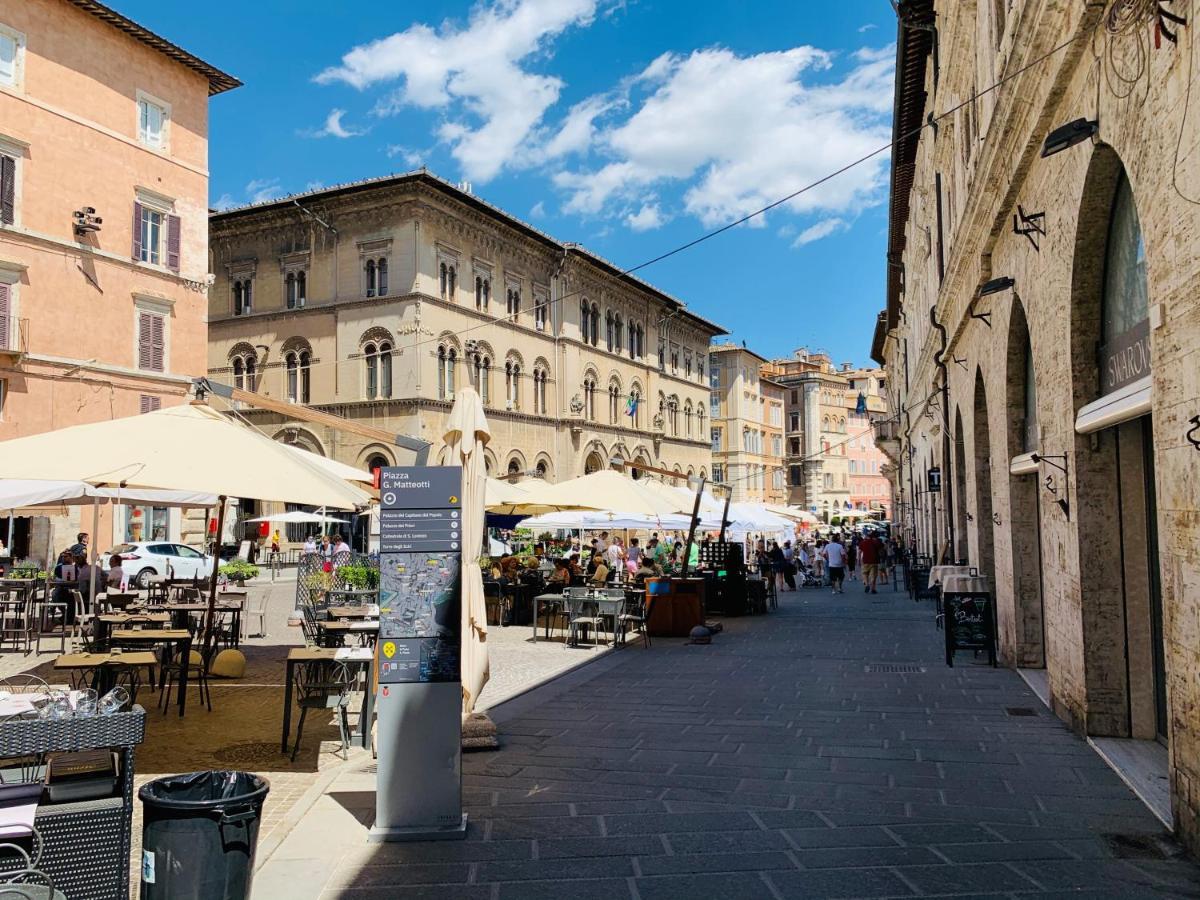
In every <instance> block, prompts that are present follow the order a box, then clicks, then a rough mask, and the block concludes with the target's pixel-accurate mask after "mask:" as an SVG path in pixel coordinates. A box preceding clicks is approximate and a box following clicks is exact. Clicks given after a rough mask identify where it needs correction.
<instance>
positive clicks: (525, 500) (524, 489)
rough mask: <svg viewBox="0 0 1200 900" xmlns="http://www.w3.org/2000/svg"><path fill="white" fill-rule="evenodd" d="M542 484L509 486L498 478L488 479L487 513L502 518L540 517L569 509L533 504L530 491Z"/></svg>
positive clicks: (539, 482) (538, 482)
mask: <svg viewBox="0 0 1200 900" xmlns="http://www.w3.org/2000/svg"><path fill="white" fill-rule="evenodd" d="M544 483H545V482H542V481H536V482H531V483H526V484H511V483H510V482H507V481H504V480H502V479H500V478H488V480H487V490H486V492H485V503H486V506H487V511H488V512H490V513H497V514H498V515H502V516H540V515H543V514H544V513H552V512H559V511H561V510H563V509H566V508H569V507H561V506H547V505H545V504H542V503H535V502H533V500H532V497H531V494H530V491H531V490H532V489H534V488H537V487H540V486H541V485H543V484H544Z"/></svg>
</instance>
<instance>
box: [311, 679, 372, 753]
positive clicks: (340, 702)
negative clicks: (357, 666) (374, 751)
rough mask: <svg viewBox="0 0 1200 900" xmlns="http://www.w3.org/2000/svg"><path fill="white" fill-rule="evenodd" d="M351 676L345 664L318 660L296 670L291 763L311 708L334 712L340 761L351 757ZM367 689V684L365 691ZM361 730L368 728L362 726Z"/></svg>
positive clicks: (352, 680)
mask: <svg viewBox="0 0 1200 900" xmlns="http://www.w3.org/2000/svg"><path fill="white" fill-rule="evenodd" d="M353 686H354V677H353V676H352V675H351V673H350V667H349V666H347V665H346V664H345V663H341V662H334V661H321V662H314V663H307V664H305V665H303V666H299V667H298V668H297V669H296V695H295V696H296V703H297V705H298V706H299V707H300V722H299V723H298V724H297V726H296V743H295V744H293V745H292V762H295V761H296V754H297V753H299V752H300V737H301V735H302V734H303V733H304V720H305V718H307V716H308V711H309V710H310V709H316V710H321V709H325V710H334V711H335V712H336V715H337V721H338V731H339V732H340V733H341V738H342V758H343V759H349V757H350V717H349V708H350V691H351V690H352V688H353ZM369 689H370V686H369V685H368V690H369ZM363 727H364V728H369V727H370V725H369V724H367V723H363Z"/></svg>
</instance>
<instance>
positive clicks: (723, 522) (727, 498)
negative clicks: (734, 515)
mask: <svg viewBox="0 0 1200 900" xmlns="http://www.w3.org/2000/svg"><path fill="white" fill-rule="evenodd" d="M732 499H733V489H732V488H730V490H729V493H728V494H726V495H725V511H724V512H723V513H721V538H720V540H721V543H724V542H725V529H726V527H727V526H728V525H729V501H730V500H732Z"/></svg>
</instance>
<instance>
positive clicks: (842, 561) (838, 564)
mask: <svg viewBox="0 0 1200 900" xmlns="http://www.w3.org/2000/svg"><path fill="white" fill-rule="evenodd" d="M821 554H822V555H823V556H824V557H825V562H826V563H828V565H829V583H830V585H832V586H833V592H834V593H835V594H842V593H845V592H844V591H843V590H842V583H843V582H844V581H845V580H846V546H845V544H843V543H842V538H841V535H839V534H834V536H833V537H832V538H830V539H829V543H828V544H826V545H825V549H824V550H822V551H821Z"/></svg>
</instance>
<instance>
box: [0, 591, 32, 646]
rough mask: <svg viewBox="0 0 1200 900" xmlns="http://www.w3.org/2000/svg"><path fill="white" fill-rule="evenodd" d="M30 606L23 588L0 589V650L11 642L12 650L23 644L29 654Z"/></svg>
mask: <svg viewBox="0 0 1200 900" xmlns="http://www.w3.org/2000/svg"><path fill="white" fill-rule="evenodd" d="M30 605H31V604H30V598H29V595H28V594H26V592H25V589H24V588H0V650H3V649H4V644H5V642H6V641H12V645H13V649H14V650H16V649H19V648H20V646H21V644H22V643H24V645H25V652H26V653H28V652H29V635H30V631H31V629H30Z"/></svg>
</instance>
